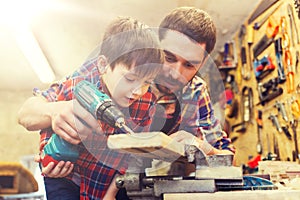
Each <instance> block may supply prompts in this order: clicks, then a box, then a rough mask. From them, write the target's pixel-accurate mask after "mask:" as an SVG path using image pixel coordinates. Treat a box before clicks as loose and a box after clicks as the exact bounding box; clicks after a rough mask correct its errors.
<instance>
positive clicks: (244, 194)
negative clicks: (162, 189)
mask: <svg viewBox="0 0 300 200" xmlns="http://www.w3.org/2000/svg"><path fill="white" fill-rule="evenodd" d="M182 199H184V200H195V199H205V200H220V199H222V200H241V199H243V200H249V199H255V200H256V199H263V200H299V199H300V190H255V191H232V192H215V193H182V194H179V193H177V194H164V200H182Z"/></svg>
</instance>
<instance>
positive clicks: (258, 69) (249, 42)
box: [219, 0, 300, 165]
mask: <svg viewBox="0 0 300 200" xmlns="http://www.w3.org/2000/svg"><path fill="white" fill-rule="evenodd" d="M295 2H297V1H295ZM295 2H294V0H285V1H284V0H278V1H277V2H276V3H275V4H273V5H272V6H271V7H269V8H268V9H267V10H266V11H265V12H264V13H262V14H261V15H260V16H258V17H257V18H256V19H255V20H254V21H253V22H251V24H248V20H246V21H245V23H244V24H243V26H242V27H241V29H240V30H238V31H237V32H236V34H235V35H234V37H233V39H232V41H230V43H229V44H230V45H229V47H228V46H227V48H229V49H227V52H226V53H227V54H226V56H228V57H229V60H226V62H230V63H229V64H228V63H224V60H225V59H224V54H223V55H221V56H220V58H221V63H222V67H221V68H223V69H222V70H224V68H225V71H226V76H228V75H231V76H234V81H235V83H236V87H237V91H236V92H234V98H233V100H234V101H231V102H230V105H229V108H233V107H234V106H233V104H232V102H236V103H237V104H236V105H237V107H236V108H235V112H236V113H235V115H234V116H230V117H229V115H228V112H227V114H226V120H227V121H228V122H229V124H230V126H231V127H233V130H232V129H231V131H230V132H229V136H230V138H232V139H233V144H234V146H235V147H236V150H237V151H236V164H237V165H242V164H247V162H248V160H249V159H250V157H255V156H257V155H258V149H257V143H258V138H259V135H258V123H257V120H256V119H257V117H258V115H257V112H258V110H260V111H261V113H262V120H261V122H262V129H261V133H260V141H261V145H262V152H261V156H262V158H267V157H268V153H271V154H274V153H276V151H275V152H274V145H275V144H276V143H277V144H278V149H277V150H278V151H279V153H277V154H279V157H277V159H280V160H282V161H287V160H290V161H293V160H295V157H294V158H293V151H294V150H295V140H294V139H295V138H294V135H293V131H292V128H291V124H290V122H291V121H292V120H293V118H292V116H295V115H292V112H291V104H290V102H291V100H294V103H295V100H299V101H300V76H299V74H300V66H299V65H300V64H298V65H297V66H296V52H299V51H300V42H299V40H300V28H299V27H300V19H299V16H298V15H299V14H298V11H297V9H296V8H295ZM288 7H290V8H292V9H291V10H292V14H293V16H294V21H295V25H292V26H291V18H290V17H291V14H290V13H289V9H290V8H288ZM298 9H299V7H298ZM264 19H266V20H265V21H264ZM270 20H272V21H270ZM260 22H263V23H260ZM257 23H258V25H261V26H260V27H259V29H258V30H255V29H254V28H253V27H254V25H257ZM276 25H278V26H276ZM274 27H275V28H276V27H277V28H278V30H277V31H278V32H277V34H275V37H274V39H273V41H272V43H271V44H270V46H268V47H267V48H266V49H265V50H264V51H262V52H261V53H259V55H257V57H256V63H254V60H255V57H254V53H253V50H254V49H259V48H258V43H259V41H260V40H261V39H262V38H263V36H264V35H266V34H269V35H270V30H274V29H275V28H274ZM242 33H243V34H242ZM297 34H298V35H297ZM242 35H243V36H244V37H241V36H242ZM279 38H281V39H282V40H283V41H282V42H281V44H282V49H283V52H282V63H283V69H284V74H285V76H286V79H288V75H287V74H288V70H287V66H288V64H287V63H286V62H285V61H284V60H285V58H287V57H285V55H288V53H287V52H288V51H289V52H290V56H291V63H290V66H291V68H290V70H291V71H292V73H294V83H293V84H292V85H293V87H294V89H293V90H291V89H290V88H291V87H289V84H288V83H289V81H287V80H286V81H283V79H279V78H278V77H280V76H279V74H278V73H279V72H278V68H279V63H278V61H277V59H276V53H275V41H278V39H279ZM297 38H298V39H297ZM288 40H289V41H288ZM287 41H288V42H289V46H287V45H286V44H287ZM242 47H243V48H244V49H243V50H242ZM256 52H258V51H257V50H256ZM242 54H244V56H245V57H244V58H245V59H242V56H243V55H242ZM298 54H299V53H298ZM265 56H267V57H265ZM228 57H227V58H226V59H228ZM277 57H278V55H277ZM298 59H299V58H298ZM219 62H220V61H219ZM265 63H267V64H265ZM226 65H228V66H229V67H228V69H226ZM224 66H225V67H224ZM272 67H273V68H272ZM262 73H265V75H264V76H262V75H261V74H262ZM278 80H282V81H279V82H274V81H278ZM232 86H233V84H232V82H230V85H229V83H227V82H225V87H229V88H231V89H232ZM263 86H264V87H263ZM269 86H272V88H271V89H270V90H267V92H266V91H264V90H265V89H266V88H269ZM273 87H274V88H273ZM249 88H250V89H251V90H252V93H253V95H252V97H253V98H252V100H251V101H250V103H251V102H252V103H253V107H252V109H251V110H252V112H250V113H249V111H248V110H247V109H242V108H243V107H244V108H248V103H249V101H248V103H247V99H249V95H248V94H249V91H250V90H249ZM280 88H282V89H280ZM243 89H244V90H243ZM279 89H280V90H279ZM273 91H276V92H278V93H272V94H271V92H273ZM268 92H270V94H269V95H266V94H268ZM243 94H244V95H243ZM262 94H265V95H262ZM272 95H274V96H275V97H273V98H271V100H269V101H268V102H265V103H261V101H262V99H264V98H261V97H267V96H268V97H271V96H272ZM276 95H278V96H276ZM276 102H277V104H276ZM280 103H281V104H280ZM262 104H263V105H262ZM276 105H277V107H276ZM279 105H281V106H282V107H281V108H284V110H285V111H286V112H287V117H288V119H287V121H286V120H285V119H284V117H283V115H282V114H281V112H279V109H278V108H280V107H279ZM293 105H294V104H293ZM243 110H245V111H244V112H243ZM251 110H250V111H251ZM281 110H282V109H281ZM251 113H252V114H251ZM271 115H272V117H270V116H271ZM274 116H275V117H276V118H277V119H278V122H279V124H280V127H281V129H282V127H286V129H287V130H288V132H289V133H290V134H291V136H292V137H291V138H290V139H288V137H287V136H286V134H285V133H284V131H283V130H282V131H281V132H280V130H277V129H276V127H275V126H274V124H273V123H272V121H271V119H270V118H273V119H274ZM295 117H296V118H297V116H295ZM245 119H246V123H244V124H246V126H245V127H244V128H245V129H243V131H241V127H238V126H237V127H235V125H236V124H239V123H241V122H243V121H245ZM296 120H299V119H298V118H297V119H296ZM296 130H297V140H298V145H299V144H300V142H299V141H300V127H297V129H296ZM273 159H275V158H273ZM297 162H298V160H297Z"/></svg>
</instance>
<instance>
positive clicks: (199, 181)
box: [116, 145, 243, 200]
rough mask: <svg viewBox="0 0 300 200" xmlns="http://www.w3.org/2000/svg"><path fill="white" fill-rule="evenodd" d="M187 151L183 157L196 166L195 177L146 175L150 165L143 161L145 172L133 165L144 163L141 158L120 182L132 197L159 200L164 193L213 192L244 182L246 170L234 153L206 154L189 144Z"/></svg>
mask: <svg viewBox="0 0 300 200" xmlns="http://www.w3.org/2000/svg"><path fill="white" fill-rule="evenodd" d="M185 153H186V156H185V157H183V158H182V157H181V158H179V159H185V160H186V161H187V162H190V163H193V164H194V165H195V175H193V176H186V177H185V176H169V175H166V176H146V174H145V173H142V171H143V172H144V170H145V167H146V166H148V165H144V164H142V165H141V164H139V166H140V167H141V168H142V169H141V170H140V172H141V173H136V170H137V169H136V166H132V165H135V164H136V163H140V161H138V162H130V165H131V166H130V167H129V169H128V171H127V172H126V174H124V175H121V176H118V177H117V180H116V185H117V187H119V188H126V191H127V195H128V197H129V198H130V199H132V200H137V199H139V200H158V199H163V194H167V193H199V192H209V193H212V192H216V191H218V190H222V189H224V188H228V187H235V186H237V187H240V186H241V185H243V175H242V169H241V168H240V167H234V166H233V165H232V162H233V155H213V156H206V155H205V154H204V153H203V152H202V150H200V149H198V148H197V147H195V146H193V145H188V146H186V147H185ZM142 160H143V159H142ZM131 169H134V170H131Z"/></svg>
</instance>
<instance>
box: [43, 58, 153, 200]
mask: <svg viewBox="0 0 300 200" xmlns="http://www.w3.org/2000/svg"><path fill="white" fill-rule="evenodd" d="M81 80H87V81H89V82H91V83H93V84H94V85H96V87H97V88H99V90H104V88H103V84H102V81H101V74H99V71H98V69H97V66H96V62H95V61H94V60H91V61H88V62H86V63H85V64H84V65H83V66H82V67H81V68H80V69H79V70H77V71H75V72H74V73H73V74H72V76H69V77H67V78H66V80H64V81H63V82H61V83H58V84H54V85H53V86H51V87H50V88H49V89H48V90H46V91H43V92H41V94H42V95H43V96H44V97H46V98H47V100H48V101H68V100H72V99H73V98H74V95H73V89H74V86H75V85H76V84H77V83H78V82H80V81H81ZM154 102H155V97H154V95H153V94H152V92H151V90H150V89H149V90H148V92H147V93H146V94H145V95H143V97H142V98H141V99H139V100H138V101H137V102H136V103H134V104H133V105H131V106H130V107H129V108H126V109H123V110H121V111H123V113H125V114H126V112H127V113H128V115H130V117H129V116H127V118H126V120H127V124H128V126H129V127H131V128H132V129H133V130H134V131H135V132H139V131H149V129H148V127H149V126H148V125H149V124H150V123H151V120H150V119H151V118H150V116H151V108H152V106H153V103H154ZM100 123H101V122H100ZM100 126H101V128H102V130H103V131H104V133H105V134H102V135H101V134H91V135H90V136H89V137H88V138H87V139H86V140H84V141H83V142H82V143H83V144H82V143H81V144H80V145H79V152H80V156H79V159H78V160H77V161H76V163H75V165H74V170H73V172H72V173H71V174H69V175H68V176H67V178H69V179H71V180H72V181H73V182H75V183H76V184H77V185H80V199H102V198H103V196H104V195H105V193H106V191H107V189H108V186H109V184H110V183H111V181H112V179H113V177H114V176H115V175H116V174H117V173H124V172H125V170H126V166H127V162H126V161H127V159H128V155H127V154H122V153H119V152H116V151H113V150H110V149H108V148H107V135H109V134H113V133H120V130H118V129H115V128H113V127H111V126H109V125H108V124H104V123H101V124H100ZM52 133H53V130H52V129H51V128H49V129H45V130H42V131H41V133H40V142H41V143H40V144H41V145H40V146H41V149H42V148H43V145H44V144H45V143H46V142H47V141H48V139H49V138H50V137H51V135H52Z"/></svg>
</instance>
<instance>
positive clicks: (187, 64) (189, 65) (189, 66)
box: [184, 62, 194, 68]
mask: <svg viewBox="0 0 300 200" xmlns="http://www.w3.org/2000/svg"><path fill="white" fill-rule="evenodd" d="M184 66H186V67H188V68H191V67H194V65H192V64H191V63H189V62H187V63H185V64H184Z"/></svg>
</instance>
